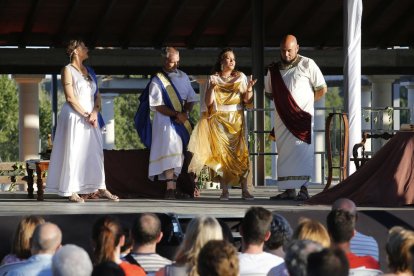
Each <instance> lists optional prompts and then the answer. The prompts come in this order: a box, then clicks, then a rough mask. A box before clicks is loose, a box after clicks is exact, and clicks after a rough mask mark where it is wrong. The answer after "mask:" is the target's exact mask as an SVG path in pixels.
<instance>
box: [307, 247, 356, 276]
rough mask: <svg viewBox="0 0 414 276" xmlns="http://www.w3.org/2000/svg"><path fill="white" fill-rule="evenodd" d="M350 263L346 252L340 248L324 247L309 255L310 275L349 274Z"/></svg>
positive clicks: (339, 275)
mask: <svg viewBox="0 0 414 276" xmlns="http://www.w3.org/2000/svg"><path fill="white" fill-rule="evenodd" d="M348 273H349V264H348V260H347V258H346V256H345V253H344V252H343V251H342V250H341V249H339V248H336V249H333V248H324V249H322V251H319V252H314V253H311V254H309V256H308V265H307V275H308V276H327V275H335V276H348Z"/></svg>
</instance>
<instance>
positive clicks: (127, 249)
mask: <svg viewBox="0 0 414 276" xmlns="http://www.w3.org/2000/svg"><path fill="white" fill-rule="evenodd" d="M124 236H125V243H124V245H123V246H121V258H124V257H125V256H126V255H128V254H129V253H131V250H132V237H131V230H130V229H129V228H128V227H124Z"/></svg>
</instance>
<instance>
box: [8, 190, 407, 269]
mask: <svg viewBox="0 0 414 276" xmlns="http://www.w3.org/2000/svg"><path fill="white" fill-rule="evenodd" d="M309 191H310V193H311V195H313V194H316V193H318V192H320V191H321V188H320V187H311V188H310V189H309ZM277 193H278V191H277V189H276V188H275V187H257V188H256V189H255V190H254V191H253V194H254V196H255V197H256V199H255V200H254V201H246V200H242V199H241V198H240V194H241V190H240V189H234V190H231V191H230V200H229V201H219V199H218V197H219V195H220V190H203V191H202V192H201V197H199V198H195V199H187V200H168V201H167V200H161V199H124V200H122V199H121V201H120V202H110V201H107V200H103V199H99V200H89V201H87V202H85V203H83V204H79V203H70V202H68V200H67V199H65V198H60V197H58V196H56V195H52V194H45V200H44V201H42V202H40V201H37V200H35V199H28V198H27V194H26V193H23V192H16V193H10V192H1V193H0V258H2V257H3V256H4V255H5V254H6V253H7V252H8V251H9V248H10V243H11V240H12V237H13V233H14V231H15V228H16V225H17V223H18V221H19V220H20V218H21V217H22V216H24V215H29V214H34V215H41V216H44V217H45V218H46V220H49V221H52V222H54V223H56V224H58V225H59V226H60V227H61V229H62V230H63V242H64V243H75V244H78V245H81V246H83V247H85V248H86V249H87V250H89V251H90V250H91V249H90V244H89V243H90V229H91V226H92V224H93V222H94V220H95V219H96V218H97V217H99V216H101V215H104V214H112V215H115V216H117V217H119V219H120V220H121V221H122V222H123V223H124V224H126V225H127V226H129V225H130V224H131V223H132V220H133V219H134V218H135V215H136V214H137V213H141V212H154V213H164V214H173V215H172V217H173V218H176V219H177V220H178V222H179V226H181V228H183V229H184V230H185V226H186V224H187V223H188V221H189V220H190V219H191V218H193V217H194V216H197V215H210V216H214V217H216V218H222V219H223V220H224V221H225V222H226V223H227V224H228V225H229V226H230V227H231V229H232V231H233V232H234V234H235V236H236V237H237V235H238V233H237V231H238V230H237V224H238V223H239V222H240V219H241V218H242V217H243V216H244V213H245V211H246V210H247V209H248V208H249V207H251V206H262V207H265V208H267V209H269V210H271V211H273V212H277V213H280V214H281V215H283V216H285V217H286V219H287V220H288V221H289V222H290V223H291V225H292V227H293V228H294V227H295V226H296V224H297V221H298V219H299V218H300V217H309V218H313V219H317V220H319V221H321V222H322V223H323V224H325V218H326V215H327V214H328V212H329V211H330V206H309V205H301V204H300V202H296V201H270V200H269V199H268V198H269V196H272V195H275V194H277ZM359 212H360V215H359V220H358V223H357V229H358V230H359V231H361V232H362V233H364V234H367V235H371V236H374V237H375V238H376V239H377V241H378V242H379V246H380V250H381V256H380V262H381V266H382V267H383V269H384V270H386V256H385V251H384V246H385V242H386V237H387V231H388V229H389V228H391V227H392V226H394V225H401V226H403V227H406V228H410V229H414V208H413V207H412V206H407V207H399V208H384V207H361V208H359ZM179 230H180V229H178V230H177V229H175V231H179ZM164 234H165V233H164ZM169 242H170V244H167V243H165V244H164V251H163V252H164V255H166V256H170V257H171V256H172V252H173V250H174V249H175V248H176V246H177V245H178V243H177V242H175V244H174V241H173V240H172V239H170V240H169Z"/></svg>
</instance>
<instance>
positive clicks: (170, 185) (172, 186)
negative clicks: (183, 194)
mask: <svg viewBox="0 0 414 276" xmlns="http://www.w3.org/2000/svg"><path fill="white" fill-rule="evenodd" d="M164 175H165V179H166V182H167V190H166V192H165V197H164V198H165V199H175V193H176V188H177V184H176V180H175V178H174V169H169V170H166V171H164Z"/></svg>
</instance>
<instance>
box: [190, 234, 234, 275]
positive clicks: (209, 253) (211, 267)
mask: <svg viewBox="0 0 414 276" xmlns="http://www.w3.org/2000/svg"><path fill="white" fill-rule="evenodd" d="M197 271H198V275H200V276H238V275H239V258H238V256H237V250H236V248H235V247H234V246H233V245H232V244H231V243H229V242H228V241H226V240H211V241H208V242H207V243H206V244H205V245H204V246H203V248H202V249H201V250H200V253H199V255H198V264H197Z"/></svg>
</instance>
